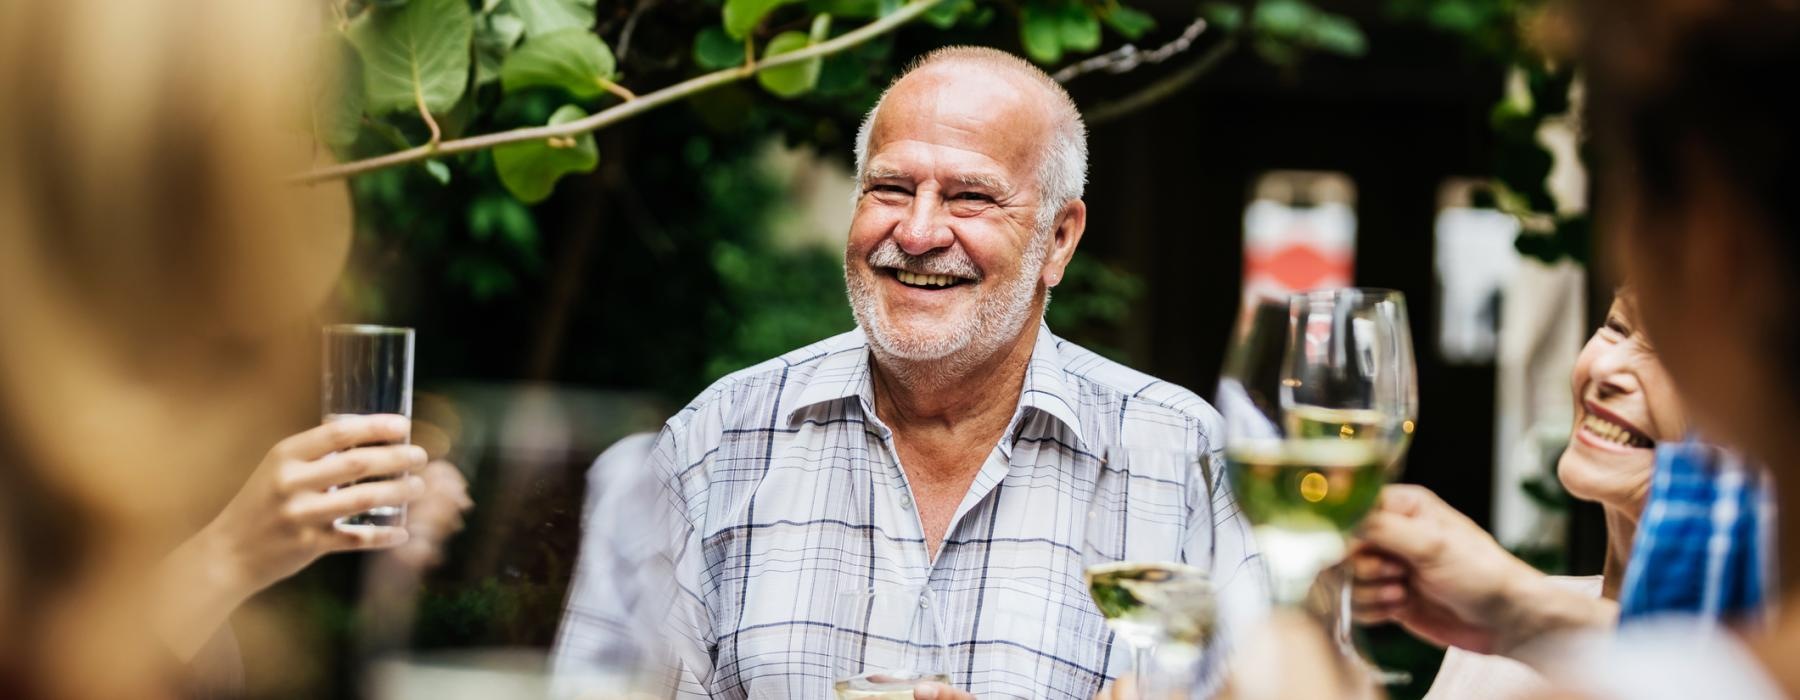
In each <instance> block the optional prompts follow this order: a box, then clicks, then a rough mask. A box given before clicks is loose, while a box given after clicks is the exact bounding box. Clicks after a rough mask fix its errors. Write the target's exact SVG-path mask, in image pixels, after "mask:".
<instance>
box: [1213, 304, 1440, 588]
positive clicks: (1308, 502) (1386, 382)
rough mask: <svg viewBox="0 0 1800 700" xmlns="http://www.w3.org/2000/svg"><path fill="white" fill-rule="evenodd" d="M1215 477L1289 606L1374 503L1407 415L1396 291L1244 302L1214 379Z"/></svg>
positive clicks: (1407, 377) (1408, 381)
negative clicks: (1221, 425)
mask: <svg viewBox="0 0 1800 700" xmlns="http://www.w3.org/2000/svg"><path fill="white" fill-rule="evenodd" d="M1218 406H1219V409H1220V411H1221V412H1222V413H1223V414H1224V416H1225V422H1226V433H1227V444H1226V456H1227V462H1228V467H1227V472H1228V475H1229V478H1230V479H1231V486H1232V490H1233V493H1234V495H1235V496H1236V497H1237V499H1238V502H1239V504H1240V505H1241V507H1242V508H1243V511H1244V514H1245V515H1246V517H1248V518H1249V520H1250V522H1251V524H1252V525H1253V526H1254V529H1255V533H1256V537H1257V541H1258V543H1259V544H1260V546H1261V548H1262V553H1263V559H1264V561H1265V562H1266V563H1267V565H1268V568H1269V574H1270V579H1271V585H1272V586H1273V588H1274V591H1273V593H1274V597H1275V602H1276V603H1277V604H1280V605H1285V606H1298V605H1300V604H1301V602H1302V601H1303V600H1304V599H1305V597H1306V595H1307V592H1308V590H1309V589H1310V588H1311V587H1312V585H1313V581H1314V579H1315V578H1317V576H1318V574H1319V572H1321V571H1323V570H1324V569H1325V568H1327V567H1329V566H1331V565H1332V564H1335V563H1337V562H1338V561H1340V560H1342V559H1343V557H1344V555H1345V548H1346V544H1347V540H1346V536H1347V535H1348V533H1349V532H1350V531H1351V530H1352V529H1353V528H1355V527H1356V526H1357V524H1358V523H1360V522H1361V521H1362V518H1363V516H1365V515H1367V514H1368V512H1369V510H1370V509H1371V508H1372V507H1373V506H1374V505H1375V501H1376V499H1377V498H1378V497H1379V496H1380V494H1381V487H1382V486H1383V485H1384V484H1385V483H1386V482H1387V481H1388V479H1389V478H1390V477H1391V471H1392V467H1393V466H1394V465H1395V464H1396V463H1397V462H1398V461H1399V459H1400V457H1401V455H1402V454H1404V452H1405V450H1406V447H1407V446H1408V444H1409V443H1410V439H1411V434H1412V430H1413V425H1414V421H1415V420H1416V419H1417V415H1418V390H1417V380H1416V369H1415V367H1414V360H1413V349H1412V336H1411V331H1410V330H1409V327H1408V323H1407V317H1406V301H1405V298H1404V297H1403V296H1402V295H1401V294H1400V293H1399V292H1396V291H1392V290H1382V289H1334V290H1325V291H1318V292H1308V293H1304V294H1296V295H1294V296H1292V297H1290V298H1288V299H1287V300H1284V301H1276V302H1269V301H1265V302H1262V303H1258V304H1254V305H1252V306H1251V307H1249V308H1248V309H1247V310H1246V313H1245V317H1244V319H1243V322H1242V323H1241V324H1240V328H1239V332H1238V335H1237V338H1236V340H1235V341H1234V344H1233V348H1232V351H1231V354H1230V356H1229V358H1228V360H1227V365H1226V367H1225V372H1224V376H1223V378H1222V379H1221V380H1220V383H1219V395H1218Z"/></svg>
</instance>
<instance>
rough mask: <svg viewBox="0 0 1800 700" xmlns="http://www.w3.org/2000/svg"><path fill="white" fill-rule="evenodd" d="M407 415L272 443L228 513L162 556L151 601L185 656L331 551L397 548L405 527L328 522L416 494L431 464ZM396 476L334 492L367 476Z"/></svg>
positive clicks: (350, 419) (330, 426)
mask: <svg viewBox="0 0 1800 700" xmlns="http://www.w3.org/2000/svg"><path fill="white" fill-rule="evenodd" d="M407 429H408V422H407V420H406V419H405V418H403V417H401V416H393V415H381V416H347V417H344V418H340V419H338V420H334V421H332V422H330V423H327V424H325V425H321V426H319V427H317V428H313V429H311V430H308V431H306V432H303V433H300V434H297V435H294V436H292V437H289V438H287V439H285V440H282V441H281V442H279V443H276V445H275V447H274V448H272V449H270V450H269V452H268V454H267V455H266V456H265V457H263V461H262V463H261V464H260V465H258V466H257V468H256V471H255V473H253V474H251V475H250V479H249V481H247V482H245V484H244V487H243V488H242V489H239V490H238V493H237V495H236V496H233V497H232V499H231V502H230V503H229V504H227V505H226V506H225V510H224V511H222V512H220V513H219V516H218V517H217V518H214V519H213V521H212V522H211V523H209V524H207V526H206V527H205V528H204V529H202V530H201V531H200V533H199V534H196V535H194V536H193V537H192V538H190V539H188V540H187V541H186V542H183V543H182V545H181V546H180V547H179V548H177V549H176V550H175V552H173V553H171V554H170V555H169V557H168V558H167V559H166V560H164V562H163V567H162V571H161V575H160V576H159V577H158V580H157V581H156V582H155V584H156V585H157V587H158V588H157V590H156V591H154V592H153V593H152V596H153V600H154V602H153V604H152V606H151V607H150V608H149V609H150V610H152V611H153V614H154V616H155V617H156V624H157V625H158V628H159V629H160V630H162V633H163V636H164V639H165V641H166V642H168V644H169V646H170V649H171V650H172V651H174V652H175V654H176V656H177V658H180V659H184V660H185V659H187V658H189V657H191V656H192V655H193V653H194V652H195V651H196V650H198V649H199V648H200V646H201V645H202V644H204V643H205V642H206V640H207V639H209V638H210V637H211V636H212V634H213V632H214V630H216V629H217V628H218V626H219V625H220V624H222V623H223V622H224V621H225V619H226V618H227V617H228V616H229V615H230V614H231V611H232V610H234V609H236V608H237V606H238V605H240V604H242V603H243V602H244V601H245V600H247V599H248V598H249V597H250V596H252V595H254V594H256V592H257V591H260V590H262V589H263V588H266V587H268V586H269V585H271V584H273V583H275V582H276V581H280V580H281V579H284V578H287V577H288V576H292V575H294V574H295V573H296V572H298V571H300V570H301V569H303V568H305V567H306V565H308V564H311V563H312V562H313V560H315V559H318V558H319V557H320V556H323V555H325V554H328V553H331V552H340V551H348V550H358V549H379V548H385V547H393V546H396V545H399V544H402V543H404V542H406V541H407V537H408V534H407V531H406V529H405V528H400V527H385V526H358V527H354V528H345V529H339V528H336V527H334V526H333V525H332V521H334V520H336V519H338V518H340V517H343V516H346V515H352V514H355V513H360V512H363V511H366V510H369V509H371V508H377V507H382V506H397V505H402V504H405V503H408V502H410V501H412V500H413V499H415V498H418V497H419V496H420V495H421V494H423V493H424V491H425V481H424V480H423V479H422V478H420V477H418V476H412V475H409V472H411V471H413V470H416V469H418V468H420V467H422V466H424V465H425V451H424V450H422V449H420V448H419V447H417V446H413V445H382V446H371V447H358V445H378V444H380V443H392V442H399V441H401V440H404V439H406V435H407ZM383 476H386V477H399V478H394V479H389V480H386V481H372V482H369V483H363V484H355V485H352V486H346V487H344V488H339V489H336V490H335V491H334V490H331V489H332V487H334V486H338V485H340V484H349V483H351V482H354V481H357V480H358V479H364V478H369V477H383Z"/></svg>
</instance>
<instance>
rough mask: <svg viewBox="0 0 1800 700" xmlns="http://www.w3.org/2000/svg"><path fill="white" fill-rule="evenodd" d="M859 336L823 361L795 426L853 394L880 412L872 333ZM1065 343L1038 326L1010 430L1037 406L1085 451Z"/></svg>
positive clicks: (795, 414)
mask: <svg viewBox="0 0 1800 700" xmlns="http://www.w3.org/2000/svg"><path fill="white" fill-rule="evenodd" d="M854 335H855V338H856V341H855V342H854V343H848V344H846V345H845V346H842V347H838V348H835V349H832V350H830V351H828V354H826V356H825V357H824V358H823V359H821V360H819V368H818V370H816V371H814V372H813V375H812V378H811V379H810V380H809V381H808V382H807V384H806V388H805V389H804V390H802V391H801V392H800V396H799V398H798V399H797V400H796V401H795V403H794V407H793V408H792V409H791V410H790V411H788V415H787V417H788V422H789V423H790V424H792V422H793V421H795V420H797V419H798V418H799V416H800V414H801V413H803V412H804V411H806V409H808V408H811V407H813V406H817V405H819V404H823V403H827V402H833V401H840V400H843V399H848V398H856V399H857V401H858V403H859V404H860V405H861V407H862V410H863V413H864V414H866V415H874V414H875V383H874V382H875V378H874V375H873V374H872V373H871V372H870V367H869V341H868V337H867V336H866V335H863V333H862V332H861V331H860V330H858V331H856V332H854ZM1061 342H1062V340H1061V339H1059V338H1057V337H1056V336H1055V335H1052V334H1051V333H1050V327H1049V326H1047V325H1043V324H1039V325H1038V333H1037V342H1036V343H1035V344H1034V345H1033V347H1032V349H1031V361H1030V363H1029V364H1028V365H1027V366H1026V368H1025V383H1024V385H1023V386H1022V387H1020V389H1019V408H1018V411H1017V412H1016V413H1015V414H1014V415H1013V420H1012V425H1011V426H1010V427H1008V429H1007V432H1008V434H1014V433H1016V431H1017V430H1019V429H1020V428H1019V426H1020V425H1021V424H1022V423H1023V422H1024V419H1025V417H1026V415H1025V414H1026V410H1027V409H1031V410H1035V411H1039V412H1042V413H1044V414H1046V415H1048V416H1050V417H1051V418H1055V419H1056V420H1057V421H1058V422H1060V423H1062V424H1063V426H1064V427H1066V428H1068V430H1069V433H1070V435H1072V436H1073V437H1074V438H1075V445H1076V446H1077V447H1078V448H1081V449H1085V440H1084V439H1083V437H1082V435H1081V421H1080V420H1079V419H1077V417H1076V415H1075V405H1076V401H1077V400H1078V397H1077V396H1076V394H1075V392H1074V391H1072V390H1071V389H1070V388H1069V385H1068V382H1066V381H1065V376H1066V374H1065V372H1064V371H1063V363H1062V356H1061V354H1060V353H1059V352H1057V348H1056V346H1057V345H1058V344H1059V343H1061ZM1013 437H1015V438H1016V437H1017V435H1016V434H1014V435H1013Z"/></svg>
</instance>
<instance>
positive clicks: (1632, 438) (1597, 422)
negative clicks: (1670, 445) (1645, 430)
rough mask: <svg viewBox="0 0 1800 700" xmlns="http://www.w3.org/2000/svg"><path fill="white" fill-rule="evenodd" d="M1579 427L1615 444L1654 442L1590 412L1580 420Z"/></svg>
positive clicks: (1636, 445) (1650, 443) (1648, 445)
mask: <svg viewBox="0 0 1800 700" xmlns="http://www.w3.org/2000/svg"><path fill="white" fill-rule="evenodd" d="M1581 427H1583V428H1585V429H1587V431H1588V432H1590V433H1593V434H1594V436H1595V437H1598V438H1600V439H1602V440H1605V441H1607V442H1610V443H1613V444H1615V445H1623V446H1625V447H1639V448H1648V447H1652V446H1654V443H1652V442H1650V441H1649V440H1646V439H1644V438H1642V437H1639V436H1638V435H1637V434H1635V433H1633V432H1631V431H1630V430H1628V429H1626V428H1625V426H1622V425H1619V424H1618V423H1614V422H1612V421H1609V420H1607V419H1605V418H1601V417H1600V416H1597V415H1594V414H1592V413H1589V414H1588V415H1587V418H1585V419H1583V420H1582V421H1581Z"/></svg>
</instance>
